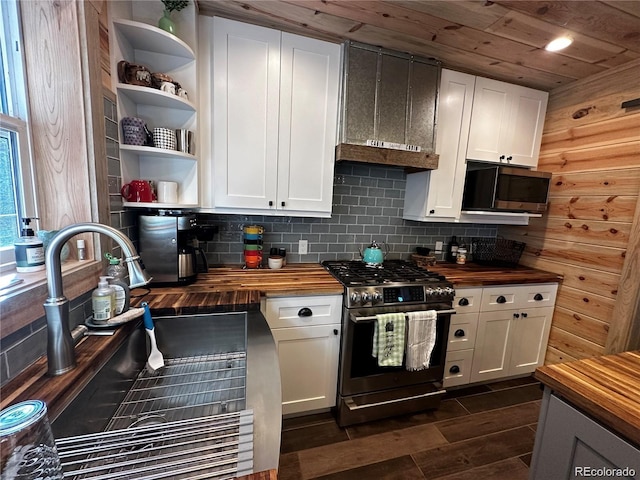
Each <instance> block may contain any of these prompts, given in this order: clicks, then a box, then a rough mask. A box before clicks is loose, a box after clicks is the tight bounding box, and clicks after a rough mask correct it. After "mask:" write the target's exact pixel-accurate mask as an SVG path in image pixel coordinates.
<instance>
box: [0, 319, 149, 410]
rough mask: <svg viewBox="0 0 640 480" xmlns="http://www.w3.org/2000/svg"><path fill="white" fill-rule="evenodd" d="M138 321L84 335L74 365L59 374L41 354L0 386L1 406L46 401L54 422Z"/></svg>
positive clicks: (136, 325)
mask: <svg viewBox="0 0 640 480" xmlns="http://www.w3.org/2000/svg"><path fill="white" fill-rule="evenodd" d="M140 322H141V320H140V319H138V320H134V321H132V322H130V323H128V324H125V325H123V326H122V327H120V328H118V329H116V330H115V333H114V334H113V335H111V336H88V337H84V338H83V339H82V341H80V343H78V345H76V348H75V352H76V362H77V366H76V367H75V368H74V369H73V370H70V371H69V372H67V373H64V374H62V375H58V376H55V377H52V376H49V374H48V373H47V357H46V355H45V356H43V357H40V358H39V359H38V360H37V361H36V362H35V363H33V364H31V365H30V366H29V367H27V369H25V370H24V371H23V372H22V373H20V374H19V375H18V376H16V377H15V378H13V379H11V380H10V381H9V382H7V383H6V384H5V385H3V386H2V398H0V409H4V408H6V407H8V406H9V405H11V404H14V403H17V402H22V401H25V400H32V399H38V400H43V401H44V402H46V404H47V410H48V414H49V419H50V420H51V421H53V420H54V419H55V418H56V417H57V416H58V415H59V414H60V412H62V410H64V408H65V407H66V406H67V403H68V402H70V401H71V399H73V398H74V397H75V396H76V395H77V394H78V392H80V391H81V390H82V389H83V388H84V386H85V385H86V384H87V383H88V382H89V380H91V378H92V377H93V376H94V374H95V373H96V372H97V371H98V370H100V368H102V366H103V365H104V364H105V363H106V362H107V361H108V360H109V358H110V357H111V355H112V354H113V352H114V351H115V350H116V349H117V348H118V347H119V346H120V345H121V344H122V342H124V341H125V339H126V338H127V337H128V336H129V334H130V333H131V332H132V331H133V330H134V329H135V328H137V327H138V325H140Z"/></svg>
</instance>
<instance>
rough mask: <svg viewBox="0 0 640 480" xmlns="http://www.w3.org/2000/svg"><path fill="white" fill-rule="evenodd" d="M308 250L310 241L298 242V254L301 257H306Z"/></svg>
mask: <svg viewBox="0 0 640 480" xmlns="http://www.w3.org/2000/svg"><path fill="white" fill-rule="evenodd" d="M308 249H309V241H308V240H298V254H299V255H306V254H307V250H308Z"/></svg>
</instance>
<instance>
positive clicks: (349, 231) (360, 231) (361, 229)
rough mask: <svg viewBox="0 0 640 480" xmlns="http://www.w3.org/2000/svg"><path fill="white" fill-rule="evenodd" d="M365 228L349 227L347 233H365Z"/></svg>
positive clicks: (361, 226) (358, 226)
mask: <svg viewBox="0 0 640 480" xmlns="http://www.w3.org/2000/svg"><path fill="white" fill-rule="evenodd" d="M363 232H364V226H363V225H347V233H356V234H357V233H363Z"/></svg>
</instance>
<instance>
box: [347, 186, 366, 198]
mask: <svg viewBox="0 0 640 480" xmlns="http://www.w3.org/2000/svg"><path fill="white" fill-rule="evenodd" d="M369 190H371V189H369V188H367V187H356V186H353V187H351V195H354V196H357V197H362V196H366V195H367V194H370V193H369Z"/></svg>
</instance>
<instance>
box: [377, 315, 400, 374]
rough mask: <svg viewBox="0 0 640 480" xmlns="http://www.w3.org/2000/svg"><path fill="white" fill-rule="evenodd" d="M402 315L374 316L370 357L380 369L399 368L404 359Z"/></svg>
mask: <svg viewBox="0 0 640 480" xmlns="http://www.w3.org/2000/svg"><path fill="white" fill-rule="evenodd" d="M404 331H405V318H404V313H383V314H380V315H376V320H375V326H374V329H373V348H372V351H371V355H373V356H374V357H376V358H377V359H378V365H380V366H381V367H401V366H402V359H403V357H404V345H405V338H404Z"/></svg>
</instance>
